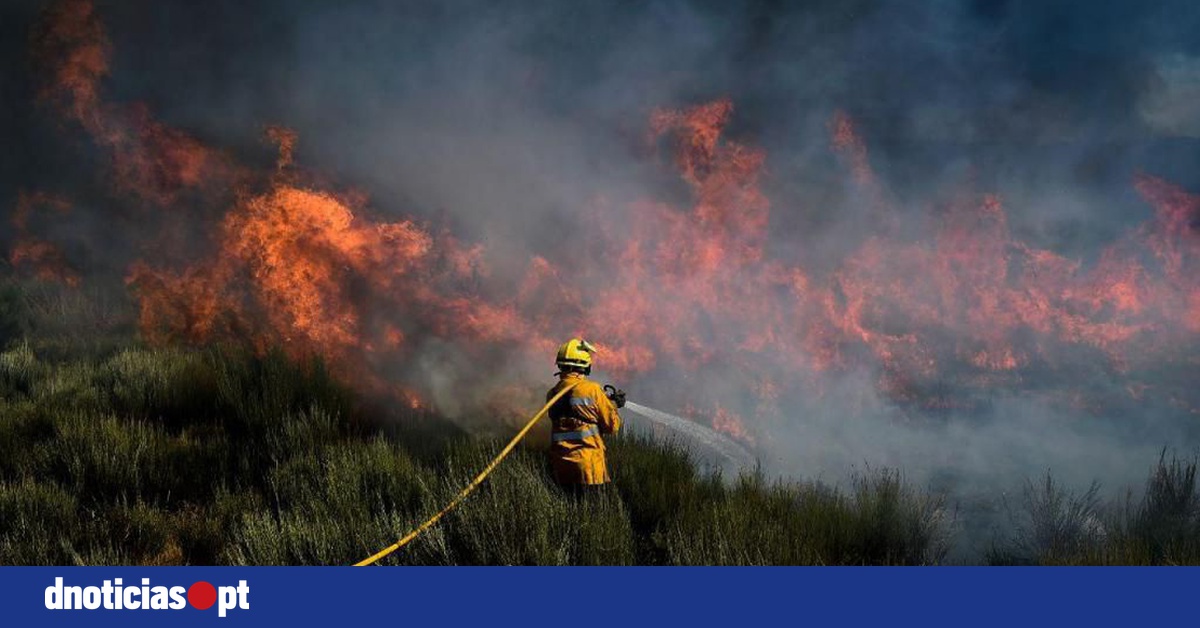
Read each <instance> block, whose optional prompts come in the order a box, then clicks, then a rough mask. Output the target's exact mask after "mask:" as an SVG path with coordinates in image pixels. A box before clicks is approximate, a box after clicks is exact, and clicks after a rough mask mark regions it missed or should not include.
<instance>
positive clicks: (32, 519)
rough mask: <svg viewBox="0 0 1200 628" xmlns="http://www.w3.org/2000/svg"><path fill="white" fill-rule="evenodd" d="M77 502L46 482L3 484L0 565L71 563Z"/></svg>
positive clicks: (29, 481)
mask: <svg viewBox="0 0 1200 628" xmlns="http://www.w3.org/2000/svg"><path fill="white" fill-rule="evenodd" d="M78 529H79V517H78V514H77V505H76V502H75V498H74V497H72V496H71V494H70V493H68V492H67V491H64V490H63V489H61V488H59V487H58V486H55V485H54V484H49V483H46V482H37V481H33V480H23V481H21V482H18V483H15V484H10V483H0V565H62V564H68V563H70V562H72V560H71V557H72V555H73V553H74V552H73V542H72V540H73V539H72V537H73V534H74V533H75V532H76V531H77V530H78Z"/></svg>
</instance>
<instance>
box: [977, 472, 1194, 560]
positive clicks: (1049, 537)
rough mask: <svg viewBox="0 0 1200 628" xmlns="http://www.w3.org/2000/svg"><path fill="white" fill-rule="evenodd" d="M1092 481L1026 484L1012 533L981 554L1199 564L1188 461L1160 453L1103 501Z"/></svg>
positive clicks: (1010, 557) (1011, 557)
mask: <svg viewBox="0 0 1200 628" xmlns="http://www.w3.org/2000/svg"><path fill="white" fill-rule="evenodd" d="M1097 492H1098V487H1096V486H1093V487H1091V488H1090V489H1088V490H1087V491H1084V492H1082V493H1076V492H1072V491H1070V490H1068V489H1066V488H1064V487H1062V486H1060V485H1058V484H1056V483H1055V482H1054V479H1053V478H1051V477H1050V476H1046V477H1045V478H1043V479H1042V480H1039V481H1038V482H1030V483H1028V484H1026V486H1025V490H1024V493H1023V496H1022V503H1021V504H1020V505H1019V506H1018V507H1017V508H1016V509H1015V519H1016V522H1015V525H1014V530H1015V532H1014V534H1013V535H1012V538H1011V539H1008V542H1007V543H1004V544H1001V545H999V546H998V547H997V548H996V549H994V550H993V551H992V552H991V553H990V554H989V556H988V558H989V560H990V562H991V563H993V564H1039V565H1196V564H1200V492H1198V491H1197V485H1196V461H1195V460H1194V459H1193V460H1181V459H1179V458H1177V457H1174V456H1168V455H1167V454H1166V452H1164V453H1163V456H1162V457H1161V458H1160V460H1159V461H1158V464H1157V465H1155V467H1154V468H1153V469H1152V470H1151V473H1150V477H1149V479H1148V480H1147V481H1146V487H1145V490H1144V491H1143V492H1142V493H1141V495H1140V496H1138V497H1135V496H1134V494H1133V493H1132V492H1130V493H1128V494H1126V495H1125V497H1124V498H1122V499H1119V500H1115V501H1112V502H1109V503H1105V502H1103V501H1101V500H1100V499H1099V498H1098V497H1097Z"/></svg>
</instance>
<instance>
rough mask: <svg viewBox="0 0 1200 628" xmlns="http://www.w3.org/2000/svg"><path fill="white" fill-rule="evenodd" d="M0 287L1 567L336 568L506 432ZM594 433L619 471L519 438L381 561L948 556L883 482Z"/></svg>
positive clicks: (897, 485) (938, 525) (81, 302)
mask: <svg viewBox="0 0 1200 628" xmlns="http://www.w3.org/2000/svg"><path fill="white" fill-rule="evenodd" d="M3 294H4V299H5V300H4V301H3V302H4V303H5V304H6V306H5V310H4V311H3V313H0V331H2V332H3V333H4V334H5V337H4V338H3V339H0V340H3V342H4V348H3V352H0V564H25V565H29V564H155V565H159V564H163V565H165V564H349V563H353V562H355V561H358V560H360V559H362V558H364V557H365V556H367V555H370V554H372V553H373V552H375V551H376V550H378V549H380V548H382V547H384V546H386V545H388V544H390V543H392V542H393V541H395V539H396V538H398V537H399V536H400V535H402V534H404V533H405V532H407V531H408V530H410V529H411V528H412V527H413V526H415V525H416V524H418V523H419V522H420V521H422V520H423V519H424V518H425V517H427V516H429V515H430V514H432V513H434V512H436V511H437V510H438V509H439V508H440V507H441V506H442V505H443V504H444V503H445V502H446V501H447V500H448V499H449V498H450V496H452V495H453V494H454V493H455V492H457V491H458V490H459V489H460V488H461V487H462V486H463V485H464V484H465V483H466V482H467V481H468V480H469V479H470V478H471V477H472V476H473V475H474V474H475V473H477V472H478V470H479V469H480V468H481V467H483V466H484V465H485V464H486V463H487V461H488V460H490V458H491V457H492V456H493V455H494V454H495V452H496V451H497V450H498V449H499V447H500V446H501V445H502V442H500V441H496V440H492V439H482V438H475V437H471V436H470V435H468V434H465V433H463V432H461V431H460V430H458V429H457V428H454V427H453V426H451V425H449V424H445V423H441V422H439V421H438V420H437V419H435V418H432V417H428V416H425V417H404V416H392V415H391V414H392V413H390V412H388V411H386V410H384V411H381V410H379V409H378V405H377V404H376V405H375V406H370V407H369V406H366V405H364V404H362V403H360V401H359V400H357V399H356V398H355V396H354V395H352V394H351V393H350V392H349V391H348V390H347V389H346V388H344V387H343V386H342V385H340V384H339V383H338V382H337V381H335V379H334V378H333V377H331V376H330V374H329V373H328V372H327V371H326V370H325V369H324V368H323V366H322V364H321V363H320V362H319V361H316V360H313V361H307V362H295V361H291V360H289V359H287V358H286V357H285V356H284V355H283V354H282V353H281V352H268V353H267V354H266V355H258V354H252V353H250V352H247V351H245V350H242V349H239V348H231V347H211V348H205V349H183V348H150V347H145V346H140V345H139V344H138V343H137V342H136V341H135V340H134V335H133V333H132V330H131V328H129V327H128V326H127V325H125V324H123V323H121V322H120V321H121V320H123V318H122V316H120V315H119V314H120V313H119V312H116V313H114V312H113V311H111V310H109V309H105V308H97V306H95V305H94V304H93V303H90V302H87V301H86V299H85V298H83V297H80V296H78V295H77V293H73V292H71V291H59V292H58V293H56V292H55V291H54V289H53V288H52V287H44V286H43V287H39V288H37V289H36V290H35V291H26V292H24V293H22V292H20V291H17V290H15V289H14V288H13V287H11V286H9V287H7V288H6V292H4V293H3ZM56 294H57V297H56V296H55V295H56ZM85 303H86V304H85ZM81 310H82V313H81ZM59 317H63V318H59ZM97 320H98V321H102V322H101V323H96V322H95V321H97ZM84 321H90V322H86V323H85V322H84ZM104 321H107V322H104ZM81 327H84V328H86V329H87V333H81V332H80V328H81ZM611 445H612V451H611V456H612V466H613V468H614V470H615V471H614V475H615V478H616V482H615V483H614V485H612V486H610V487H608V488H607V490H600V491H596V492H594V493H585V494H582V495H573V494H567V493H566V492H564V491H563V490H562V489H561V488H559V487H558V486H556V485H554V484H553V482H551V481H550V479H549V478H550V476H549V473H548V472H547V468H546V463H545V457H544V453H543V452H541V451H538V450H537V448H536V447H530V448H525V449H520V450H518V451H517V452H516V453H515V454H514V455H513V456H511V457H510V458H509V459H508V460H507V461H506V462H505V463H504V464H503V465H502V466H501V467H500V468H499V469H498V470H497V471H496V473H495V474H493V475H492V477H491V479H490V480H489V481H488V482H487V483H486V484H485V485H484V486H483V487H482V488H481V489H480V490H479V491H478V492H477V493H476V494H474V495H473V496H472V497H471V498H470V499H468V500H467V501H466V502H465V503H463V504H462V505H461V506H460V507H459V508H458V509H456V510H455V511H453V512H452V513H451V514H450V515H449V516H448V517H447V518H446V519H445V520H443V521H442V523H440V524H439V525H438V526H436V527H435V528H433V529H431V530H430V531H428V532H427V533H426V534H424V535H423V536H421V537H419V538H418V540H416V541H415V542H413V543H412V544H411V545H409V546H408V547H406V548H405V549H404V550H403V551H401V552H397V553H396V554H394V555H393V556H392V557H390V558H388V559H387V560H385V561H384V563H385V564H420V565H455V564H489V565H491V564H500V565H504V564H541V565H590V564H605V565H621V564H808V563H811V564H844V563H850V564H919V563H931V562H936V561H938V560H939V559H940V557H941V556H942V554H943V552H944V537H945V535H944V531H945V526H944V521H943V518H944V514H943V513H944V509H943V508H942V505H941V504H940V503H939V502H938V501H937V500H933V499H931V498H929V497H926V496H924V495H920V494H917V493H915V492H913V491H912V490H910V489H908V488H907V487H905V486H904V484H903V483H902V482H901V481H900V478H899V477H898V476H897V475H895V474H892V473H880V474H876V475H872V476H869V477H863V478H861V479H860V481H859V482H858V483H857V484H856V485H854V486H853V487H852V489H851V490H849V491H840V490H836V489H834V488H832V487H828V486H823V485H819V484H809V483H786V482H768V481H767V480H766V479H765V478H764V477H763V476H762V475H761V474H751V475H747V476H744V477H740V478H731V479H726V478H722V477H721V476H720V474H719V473H716V472H712V471H703V470H702V469H701V467H700V466H699V465H698V464H697V463H696V462H695V461H694V460H692V459H691V457H690V456H689V455H688V452H687V451H686V450H684V449H683V448H681V447H678V446H675V445H672V444H670V443H656V442H651V441H649V440H644V439H640V438H637V437H633V436H627V437H622V438H617V439H613V441H612V443H611Z"/></svg>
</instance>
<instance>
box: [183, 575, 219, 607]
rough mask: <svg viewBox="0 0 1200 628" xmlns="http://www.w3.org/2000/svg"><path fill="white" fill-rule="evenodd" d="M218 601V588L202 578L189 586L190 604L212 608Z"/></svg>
mask: <svg viewBox="0 0 1200 628" xmlns="http://www.w3.org/2000/svg"><path fill="white" fill-rule="evenodd" d="M216 602H217V590H216V589H215V588H213V585H211V584H209V583H207V582H205V581H203V580H201V581H200V582H197V583H195V584H193V585H192V586H190V587H188V604H191V605H192V606H193V607H195V608H198V609H200V610H206V609H208V608H211V607H212V605H213V604H215V603H216Z"/></svg>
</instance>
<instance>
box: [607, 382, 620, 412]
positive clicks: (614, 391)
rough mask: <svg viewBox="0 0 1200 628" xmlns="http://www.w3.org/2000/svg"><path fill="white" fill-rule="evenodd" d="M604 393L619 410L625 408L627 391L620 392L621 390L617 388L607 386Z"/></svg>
mask: <svg viewBox="0 0 1200 628" xmlns="http://www.w3.org/2000/svg"><path fill="white" fill-rule="evenodd" d="M604 393H605V394H607V395H608V398H609V400H610V401H612V402H613V405H615V406H616V407H618V408H624V407H625V391H624V390H620V389H619V388H616V387H614V386H611V385H606V386H605V387H604Z"/></svg>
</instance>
